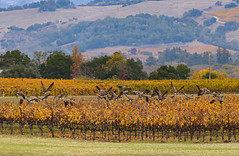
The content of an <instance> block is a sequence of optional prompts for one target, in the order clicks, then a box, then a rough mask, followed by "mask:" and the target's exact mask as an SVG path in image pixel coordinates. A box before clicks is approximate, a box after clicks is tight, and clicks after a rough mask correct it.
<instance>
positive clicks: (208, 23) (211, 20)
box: [203, 17, 217, 26]
mask: <svg viewBox="0 0 239 156" xmlns="http://www.w3.org/2000/svg"><path fill="white" fill-rule="evenodd" d="M216 21H217V19H216V18H215V17H212V18H210V19H207V20H205V21H204V22H203V24H204V25H205V26H210V25H212V24H213V23H215V22H216Z"/></svg>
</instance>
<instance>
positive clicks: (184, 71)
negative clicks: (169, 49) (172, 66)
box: [176, 64, 191, 79]
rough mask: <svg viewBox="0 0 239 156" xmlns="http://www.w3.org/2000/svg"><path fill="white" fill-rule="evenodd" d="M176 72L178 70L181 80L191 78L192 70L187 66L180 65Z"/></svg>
mask: <svg viewBox="0 0 239 156" xmlns="http://www.w3.org/2000/svg"><path fill="white" fill-rule="evenodd" d="M176 70H177V73H178V76H179V79H187V78H188V77H189V76H190V75H189V73H190V71H191V69H190V68H188V66H187V65H185V64H178V65H177V67H176Z"/></svg>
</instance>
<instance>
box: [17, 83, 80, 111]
mask: <svg viewBox="0 0 239 156" xmlns="http://www.w3.org/2000/svg"><path fill="white" fill-rule="evenodd" d="M41 85H42V92H41V95H44V96H43V97H42V98H41V97H39V96H37V95H36V96H35V97H34V98H29V97H28V96H27V95H25V94H24V93H23V92H16V93H15V95H16V97H18V96H21V99H20V102H19V104H22V103H23V102H24V101H27V102H28V103H32V102H34V101H35V102H40V101H43V100H45V99H47V98H48V97H49V96H50V95H51V94H50V91H51V89H52V87H53V85H54V82H52V83H51V84H50V86H49V87H48V88H46V87H45V86H44V84H43V82H42V81H41ZM66 97H67V95H64V94H59V95H56V96H55V97H54V98H58V99H60V100H63V101H64V104H65V107H66V106H67V105H68V104H70V105H76V104H77V103H76V102H75V101H74V99H73V98H70V99H69V98H66Z"/></svg>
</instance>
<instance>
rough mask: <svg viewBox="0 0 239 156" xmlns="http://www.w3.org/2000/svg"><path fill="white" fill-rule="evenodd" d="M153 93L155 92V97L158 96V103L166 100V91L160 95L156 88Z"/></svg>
mask: <svg viewBox="0 0 239 156" xmlns="http://www.w3.org/2000/svg"><path fill="white" fill-rule="evenodd" d="M154 91H155V92H156V94H157V96H158V101H160V102H161V101H163V100H164V99H166V97H167V94H168V90H166V91H165V92H164V93H162V92H161V91H160V90H159V89H158V88H157V87H155V88H154Z"/></svg>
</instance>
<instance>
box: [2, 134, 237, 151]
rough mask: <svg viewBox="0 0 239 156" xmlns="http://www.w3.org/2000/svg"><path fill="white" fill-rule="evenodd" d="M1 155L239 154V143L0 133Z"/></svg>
mask: <svg viewBox="0 0 239 156" xmlns="http://www.w3.org/2000/svg"><path fill="white" fill-rule="evenodd" d="M0 155H239V144H238V143H152V142H151V143H147V142H137V143H134V142H131V143H112V142H93V141H79V140H74V139H66V138H46V137H36V136H25V135H24V136H21V135H0Z"/></svg>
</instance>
